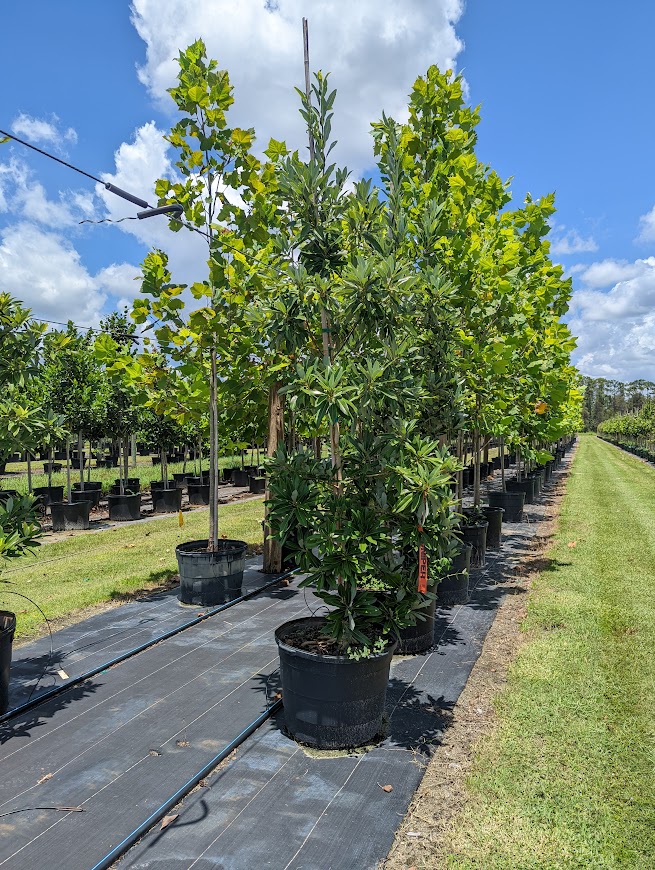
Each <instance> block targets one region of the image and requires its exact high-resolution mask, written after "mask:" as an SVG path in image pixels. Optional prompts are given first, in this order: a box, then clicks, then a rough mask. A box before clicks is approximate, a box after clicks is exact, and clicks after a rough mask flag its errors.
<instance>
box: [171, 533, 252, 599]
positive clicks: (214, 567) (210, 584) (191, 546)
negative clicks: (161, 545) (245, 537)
mask: <svg viewBox="0 0 655 870" xmlns="http://www.w3.org/2000/svg"><path fill="white" fill-rule="evenodd" d="M208 543H209V542H208V541H207V540H204V541H187V543H185V544H179V546H177V547H176V548H175V555H176V556H177V566H178V568H179V571H180V601H181V602H182V604H196V605H199V606H200V607H209V606H211V605H214V604H224V603H225V602H226V601H232V600H233V599H235V598H238V597H239V596H240V595H241V585H242V583H243V571H244V568H245V565H246V558H245V554H246V548H247V546H248V545H247V544H246V543H245V541H231V540H221V541H219V549H218V550H216V551H214V552H213V553H210V552H209V551H208V550H207V545H208Z"/></svg>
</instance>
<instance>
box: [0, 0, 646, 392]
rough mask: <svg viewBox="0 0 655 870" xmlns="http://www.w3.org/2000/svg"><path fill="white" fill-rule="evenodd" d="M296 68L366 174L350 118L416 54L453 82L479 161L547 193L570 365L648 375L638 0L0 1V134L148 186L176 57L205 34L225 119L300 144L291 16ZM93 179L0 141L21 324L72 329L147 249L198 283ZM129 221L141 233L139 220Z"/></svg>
mask: <svg viewBox="0 0 655 870" xmlns="http://www.w3.org/2000/svg"><path fill="white" fill-rule="evenodd" d="M303 14H305V15H307V16H308V17H309V20H310V33H311V50H312V65H313V66H314V67H315V68H318V67H321V68H323V69H330V70H332V73H333V81H334V84H335V86H336V87H337V88H338V89H339V100H338V105H337V112H338V122H337V124H336V129H337V135H338V137H339V139H340V145H339V150H340V158H341V159H342V160H343V161H344V162H346V163H347V164H348V165H349V166H351V167H352V168H353V169H354V171H355V172H358V173H359V172H362V173H363V172H366V170H367V169H368V168H369V167H370V163H371V158H370V143H369V139H368V134H367V125H368V122H369V121H370V120H372V119H374V118H376V117H377V116H379V114H380V111H381V110H382V109H385V110H386V111H387V112H388V113H389V114H391V115H393V116H395V117H398V118H401V117H402V111H403V106H404V105H405V96H406V94H407V92H408V90H409V88H410V86H411V83H412V81H413V80H414V78H415V77H416V76H417V75H419V74H420V73H422V72H423V71H424V70H425V69H426V67H427V66H428V65H429V64H430V63H433V62H435V63H438V64H439V65H440V66H442V68H443V67H445V66H448V65H454V66H455V67H456V68H457V69H458V70H462V69H463V70H464V75H465V77H466V81H467V83H468V87H469V92H470V100H471V102H472V103H474V104H478V103H481V104H482V124H481V125H480V127H479V147H478V153H479V156H480V157H481V158H482V159H483V160H485V161H487V162H489V163H490V164H491V165H492V166H493V167H494V168H495V169H496V170H497V171H498V172H499V173H500V174H501V175H502V176H503V177H509V176H513V178H514V181H513V191H514V193H515V196H516V197H517V199H519V200H520V199H521V198H522V197H523V195H524V194H525V192H526V191H530V192H531V193H532V194H533V195H540V194H543V193H547V192H549V191H551V190H555V191H556V194H557V205H558V213H557V215H556V217H555V225H554V228H553V233H552V237H553V248H552V250H553V256H554V258H555V259H558V260H559V261H560V262H562V263H563V264H564V265H565V267H566V268H567V269H568V270H569V272H570V274H572V276H573V279H574V288H575V294H574V299H573V304H572V308H571V312H570V317H569V322H570V324H571V327H572V328H573V330H574V332H575V333H576V334H577V335H578V336H579V350H578V352H577V355H576V361H577V362H578V363H579V365H580V367H581V369H582V371H583V372H585V373H587V374H592V375H599V376H606V377H610V378H612V377H616V378H619V379H624V380H629V379H632V378H638V377H646V378H650V379H654V380H655V309H654V308H653V303H655V256H654V255H655V183H654V182H653V173H652V169H651V160H650V151H651V143H652V140H653V126H654V124H655V121H654V120H653V113H652V101H651V88H652V46H651V42H652V33H653V32H655V4H651V3H650V2H647V0H634V2H632V3H628V4H625V6H624V7H622V8H621V10H620V12H619V11H618V10H617V7H616V6H615V4H612V5H610V4H609V3H607V2H596V3H593V4H592V3H588V2H585V3H581V2H577V3H576V2H571V0H569V2H567V3H565V2H562V0H550V2H549V3H548V4H537V3H530V2H525V0H496V2H493V3H492V2H488V0H469V2H468V3H467V4H463V3H461V2H460V0H405V2H403V3H399V2H397V0H358V2H357V4H354V3H352V2H347V0H312V2H311V3H310V2H309V0H278V2H277V3H274V4H272V3H268V4H267V3H265V2H264V0H239V2H238V3H235V2H234V0H133V3H129V2H128V0H112V2H103V3H98V2H94V3H90V2H88V0H84V2H82V0H66V2H64V3H52V2H51V0H31V2H29V0H26V2H24V3H21V4H18V3H17V2H13V3H6V4H3V7H2V11H0V26H1V28H2V33H3V37H4V38H3V52H2V54H1V55H0V75H1V77H2V78H1V80H2V82H3V99H2V102H1V103H0V127H1V128H4V129H9V130H13V131H14V132H15V133H16V135H20V136H22V137H24V138H28V139H30V140H31V141H34V142H35V144H37V145H41V147H44V148H45V149H46V150H55V151H56V152H57V153H58V154H59V155H60V156H62V157H63V158H64V159H68V160H70V161H71V162H73V163H75V164H77V165H79V166H81V167H83V168H85V169H87V170H88V171H89V172H91V173H92V174H94V175H98V176H101V175H102V177H105V174H107V177H109V178H111V179H112V180H114V181H115V183H117V184H119V185H120V186H122V187H125V188H127V189H130V190H133V191H134V192H136V193H139V194H140V195H142V196H144V198H146V199H148V198H150V199H154V197H153V196H152V184H153V182H154V180H155V179H156V178H157V177H159V176H160V175H161V174H164V173H169V172H171V171H172V168H171V166H170V163H169V160H170V157H171V155H170V154H169V153H168V152H167V151H166V149H165V147H164V143H163V142H162V139H161V132H162V131H164V130H166V129H167V128H168V127H169V126H170V124H171V121H172V119H173V116H172V115H171V113H170V110H171V103H170V101H169V98H168V97H167V95H166V93H165V89H166V87H168V86H170V84H172V77H173V76H174V72H175V64H174V61H173V59H174V57H175V55H176V53H177V51H178V50H179V49H180V48H182V47H184V46H185V45H186V44H187V43H188V42H190V41H192V40H193V39H194V38H196V36H198V35H201V36H203V38H204V39H205V40H206V42H207V45H208V48H209V51H210V54H212V56H214V57H216V58H217V59H218V60H219V62H220V64H221V65H222V66H226V67H227V68H228V70H229V71H230V74H231V76H232V79H233V81H234V83H235V87H236V98H237V104H236V107H235V110H234V114H235V116H236V120H237V122H240V123H243V124H246V125H248V126H251V125H252V126H255V127H256V129H257V131H258V133H259V137H260V141H261V142H262V145H263V143H264V142H265V141H266V139H267V138H268V137H269V136H271V135H272V136H275V137H276V138H286V139H287V140H288V141H289V143H290V144H294V146H297V145H301V144H302V141H303V139H302V130H301V127H300V123H299V120H298V118H297V113H296V103H295V96H294V94H293V85H294V84H297V83H298V82H299V80H300V78H301V76H302V57H301V52H302V47H301V39H300V19H301V17H302V15H303ZM133 213H134V209H132V207H131V206H129V205H128V204H127V203H123V202H122V201H121V200H116V199H115V198H112V197H111V196H110V195H109V194H106V193H105V194H104V195H103V194H102V192H101V191H100V192H99V191H97V190H96V188H95V185H94V184H93V182H92V181H90V180H88V179H84V178H82V177H81V176H78V175H75V174H74V173H72V172H71V171H70V170H67V169H64V168H63V167H58V166H56V165H55V164H53V163H51V162H49V161H47V160H45V159H44V158H42V157H39V156H38V155H32V154H31V153H30V152H28V151H27V150H26V149H23V148H21V147H20V146H7V145H4V146H2V147H1V148H0V286H1V287H2V288H3V289H6V290H8V291H10V292H11V293H13V294H14V295H16V296H18V297H19V298H22V299H24V300H25V301H26V302H27V303H28V304H29V305H31V306H32V308H33V311H34V314H35V315H37V316H39V317H43V318H47V319H51V320H66V319H68V318H69V317H70V318H73V319H74V320H75V321H76V322H78V323H81V324H82V325H92V324H95V323H97V321H98V318H99V317H100V316H101V315H102V314H103V313H104V312H107V311H109V310H111V309H112V308H114V307H116V306H117V305H122V304H125V303H127V302H129V301H130V299H131V298H132V296H133V295H134V293H135V292H136V289H137V285H136V282H135V281H134V277H135V276H136V275H137V274H138V265H139V262H140V261H141V259H142V258H143V256H144V254H145V253H146V251H147V249H148V246H150V245H153V244H157V245H160V246H162V247H165V248H166V249H167V250H169V253H170V257H171V264H172V266H173V269H174V272H175V274H176V275H177V277H178V278H179V279H180V280H195V279H197V278H199V277H201V276H202V262H203V257H204V251H203V250H202V247H201V245H199V242H198V239H194V238H193V237H190V236H188V235H185V234H178V235H177V236H172V234H170V233H169V232H168V230H167V229H166V223H165V221H163V220H162V221H159V222H157V220H156V219H153V220H150V221H148V222H143V223H139V224H138V225H137V223H136V222H132V221H129V222H125V223H123V224H120V225H118V226H111V225H108V224H102V225H88V224H85V225H80V224H79V221H80V220H82V219H84V218H89V219H93V220H99V219H101V218H104V217H111V218H114V219H115V218H119V217H123V216H125V215H128V214H133ZM146 223H147V226H146Z"/></svg>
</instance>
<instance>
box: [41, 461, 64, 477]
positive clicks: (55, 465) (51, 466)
mask: <svg viewBox="0 0 655 870" xmlns="http://www.w3.org/2000/svg"><path fill="white" fill-rule="evenodd" d="M51 471H52V473H53V474H54V473H55V472H56V471H61V462H44V463H43V473H44V474H49V473H50V472H51Z"/></svg>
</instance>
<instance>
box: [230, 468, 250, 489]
mask: <svg viewBox="0 0 655 870" xmlns="http://www.w3.org/2000/svg"><path fill="white" fill-rule="evenodd" d="M232 483H233V484H234V485H235V486H250V472H248V471H246V470H245V469H244V470H241V469H240V468H235V469H233V471H232Z"/></svg>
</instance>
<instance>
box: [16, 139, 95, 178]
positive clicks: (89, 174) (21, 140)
mask: <svg viewBox="0 0 655 870" xmlns="http://www.w3.org/2000/svg"><path fill="white" fill-rule="evenodd" d="M0 136H7V138H8V139H13V140H14V142H20V144H21V145H24V146H25V147H26V148H31V149H32V151H37V152H38V153H39V154H43V156H44V157H49V158H50V159H51V160H56V161H57V163H61V165H62V166H67V167H68V168H69V169H72V170H73V171H74V172H79V173H80V175H86V177H87V178H90V179H91V181H97V182H98V184H104V183H105V182H104V181H101V180H100V179H99V178H96V177H95V175H91V173H90V172H85V171H84V170H83V169H79V168H78V167H77V166H73V164H72V163H67V162H66V161H65V160H62V159H61V158H60V157H55V155H54V154H48V152H47V151H43V149H41V148H37V147H36V145H30V143H29V142H26V141H25V140H24V139H19V138H18V136H13V135H12V134H11V133H7V132H6V131H5V130H0Z"/></svg>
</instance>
